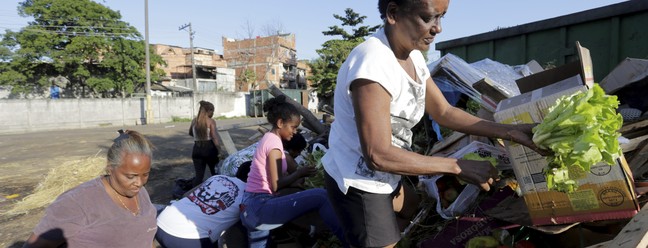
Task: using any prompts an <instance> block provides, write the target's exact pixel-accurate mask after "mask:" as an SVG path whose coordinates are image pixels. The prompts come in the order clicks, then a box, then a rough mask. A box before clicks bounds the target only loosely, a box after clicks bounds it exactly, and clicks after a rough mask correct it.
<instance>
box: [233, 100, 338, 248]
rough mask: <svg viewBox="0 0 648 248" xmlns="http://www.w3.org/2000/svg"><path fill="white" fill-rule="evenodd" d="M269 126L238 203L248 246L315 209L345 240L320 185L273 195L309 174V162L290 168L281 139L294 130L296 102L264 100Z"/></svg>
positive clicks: (263, 243) (259, 243) (260, 242)
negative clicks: (292, 192) (293, 103)
mask: <svg viewBox="0 0 648 248" xmlns="http://www.w3.org/2000/svg"><path fill="white" fill-rule="evenodd" d="M263 111H267V115H266V116H267V118H268V122H269V123H271V124H272V130H270V131H269V132H267V133H266V134H265V135H264V136H263V138H262V139H261V140H260V141H259V145H258V147H257V149H256V151H255V154H254V158H253V159H252V166H251V167H250V173H249V174H248V181H247V187H246V189H245V194H244V195H243V201H242V204H241V210H242V211H241V221H242V223H243V225H245V227H246V228H247V229H248V239H249V243H250V247H265V246H266V243H267V240H268V237H269V234H270V230H272V229H274V228H277V227H279V226H281V225H283V224H284V223H287V222H289V221H291V220H293V219H295V218H297V217H300V216H302V215H304V214H306V213H308V212H310V211H313V210H317V211H318V212H319V214H320V217H321V218H322V220H324V222H325V224H326V225H327V226H328V227H329V228H330V229H331V231H332V232H333V233H334V234H335V235H336V236H337V237H338V238H339V239H340V240H341V241H342V243H345V242H344V240H345V239H344V236H343V233H342V229H341V227H340V225H339V222H338V220H337V218H336V217H335V214H334V212H333V209H332V207H331V204H330V203H329V201H328V197H327V195H326V190H324V189H323V188H316V189H308V190H304V191H300V192H297V193H294V194H289V195H284V196H276V195H275V194H276V193H277V191H278V190H280V189H282V188H284V187H287V186H290V185H291V184H292V183H294V182H295V181H297V180H299V179H301V178H303V177H307V176H311V175H313V174H314V173H315V172H316V169H315V168H314V167H311V166H304V167H299V168H297V169H296V170H294V171H289V168H288V165H287V163H286V156H285V154H284V150H283V145H282V140H286V141H289V140H290V139H292V137H293V135H294V134H295V133H296V132H297V128H298V127H299V125H300V123H301V117H300V115H299V112H298V110H297V108H296V107H295V106H293V105H292V104H290V103H288V102H287V101H286V97H285V96H283V95H281V96H278V97H275V98H271V99H269V100H267V101H266V102H265V103H264V104H263Z"/></svg>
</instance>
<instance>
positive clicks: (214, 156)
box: [191, 140, 218, 187]
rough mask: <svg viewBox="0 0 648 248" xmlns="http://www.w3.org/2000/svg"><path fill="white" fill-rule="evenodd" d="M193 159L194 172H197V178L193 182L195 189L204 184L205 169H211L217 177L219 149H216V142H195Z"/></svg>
mask: <svg viewBox="0 0 648 248" xmlns="http://www.w3.org/2000/svg"><path fill="white" fill-rule="evenodd" d="M191 158H192V159H193V164H194V170H195V171H196V177H195V178H194V181H193V186H194V187H195V186H197V185H198V184H200V183H202V182H203V178H204V177H205V167H208V168H209V172H211V174H212V175H216V165H217V164H218V148H216V145H214V142H212V141H211V140H205V141H196V142H194V147H193V152H192V154H191Z"/></svg>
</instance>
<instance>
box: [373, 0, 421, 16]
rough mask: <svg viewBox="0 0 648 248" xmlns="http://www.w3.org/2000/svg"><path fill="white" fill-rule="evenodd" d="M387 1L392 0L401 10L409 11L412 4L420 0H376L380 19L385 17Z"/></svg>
mask: <svg viewBox="0 0 648 248" xmlns="http://www.w3.org/2000/svg"><path fill="white" fill-rule="evenodd" d="M389 2H394V3H395V4H396V5H398V7H400V8H402V10H403V11H405V12H409V11H411V10H412V8H413V7H414V6H416V5H417V4H418V3H420V2H421V0H378V11H379V12H380V19H385V18H387V5H388V4H389Z"/></svg>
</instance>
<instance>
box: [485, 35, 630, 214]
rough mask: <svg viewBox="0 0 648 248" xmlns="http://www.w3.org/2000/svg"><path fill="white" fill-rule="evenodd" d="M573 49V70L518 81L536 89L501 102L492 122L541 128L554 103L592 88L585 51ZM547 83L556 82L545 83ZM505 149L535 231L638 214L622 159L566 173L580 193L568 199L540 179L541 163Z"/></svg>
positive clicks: (530, 154)
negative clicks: (576, 59) (576, 52)
mask: <svg viewBox="0 0 648 248" xmlns="http://www.w3.org/2000/svg"><path fill="white" fill-rule="evenodd" d="M577 48H578V50H579V56H580V61H579V62H577V66H574V64H569V65H566V66H565V68H560V67H559V68H555V69H552V70H547V71H543V72H540V73H538V74H543V75H538V74H534V75H532V76H533V78H534V79H535V80H539V81H538V82H536V81H534V80H530V79H529V78H526V79H524V80H520V81H521V82H524V84H525V85H527V86H533V85H536V86H539V87H540V88H536V89H533V88H531V87H526V88H525V89H529V91H527V92H526V93H523V94H522V95H519V96H516V97H513V98H509V99H505V100H503V101H501V102H500V104H499V105H498V107H497V110H496V112H495V114H494V118H495V121H497V122H499V123H507V124H520V123H540V122H542V120H543V119H544V116H545V115H546V114H547V110H548V108H549V107H551V106H553V105H554V104H555V102H556V100H557V99H558V98H560V97H562V96H565V95H570V94H574V93H576V92H579V91H585V90H587V89H588V85H592V84H593V78H592V77H591V75H592V71H591V58H590V57H589V51H587V49H585V48H582V47H580V45H579V44H577ZM556 69H558V70H556ZM547 73H549V74H552V73H558V74H560V75H549V74H547ZM530 77H531V76H530ZM550 80H558V81H554V82H553V83H549V82H550ZM583 80H584V81H583ZM520 89H521V90H522V87H521V88H520ZM506 147H507V149H508V151H509V155H510V157H511V159H512V161H513V171H514V172H515V176H516V178H517V180H518V183H519V185H520V188H521V190H522V194H523V195H524V200H525V202H526V205H527V207H528V209H529V215H530V217H531V220H532V222H533V224H534V225H546V224H564V223H574V222H583V221H594V220H606V219H620V218H630V217H632V216H634V215H635V214H636V213H637V212H638V210H639V204H638V202H637V199H636V197H635V194H634V192H633V190H634V189H633V186H632V185H633V184H632V181H631V177H630V176H628V174H629V173H628V165H627V163H626V162H625V159H624V158H623V156H621V157H620V158H619V159H618V161H617V163H616V164H614V165H607V164H597V165H594V166H592V168H591V170H590V171H589V172H587V173H575V172H574V173H572V172H570V173H572V174H571V176H572V177H573V178H574V179H577V182H578V185H579V188H578V189H577V191H576V192H574V193H570V194H566V193H561V192H557V191H549V190H548V189H547V183H546V181H545V177H544V174H543V173H542V170H543V169H544V168H545V167H546V166H547V161H546V160H545V158H544V157H542V156H540V155H539V154H537V153H536V152H534V151H533V150H531V149H529V148H527V147H525V146H522V145H520V144H516V143H511V142H506Z"/></svg>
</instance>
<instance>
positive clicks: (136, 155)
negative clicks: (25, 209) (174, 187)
mask: <svg viewBox="0 0 648 248" xmlns="http://www.w3.org/2000/svg"><path fill="white" fill-rule="evenodd" d="M152 149H153V146H152V145H151V143H150V142H149V141H148V140H147V139H146V138H145V137H144V136H143V135H141V134H140V133H138V132H136V131H126V132H124V133H123V134H121V135H120V136H119V138H117V139H115V141H114V143H113V145H112V146H111V147H110V149H109V150H108V159H107V165H106V175H103V176H99V177H97V178H95V179H92V180H90V181H87V182H84V183H82V184H80V185H78V186H76V187H74V188H72V189H70V190H68V191H66V192H65V193H63V194H61V195H60V196H59V197H58V198H57V199H56V200H55V201H54V202H52V204H50V205H49V206H48V207H47V209H46V210H45V216H43V218H42V219H41V220H40V222H39V223H38V225H36V228H34V231H33V233H32V234H31V236H30V237H29V239H28V240H27V242H26V243H25V245H24V247H61V246H62V247H153V239H154V236H155V232H156V230H157V225H156V219H155V215H156V209H155V207H154V206H153V204H152V203H151V200H150V199H149V195H148V193H147V192H146V189H145V188H144V185H145V184H146V182H147V181H148V177H149V172H150V170H151V159H152V156H153V155H152Z"/></svg>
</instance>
